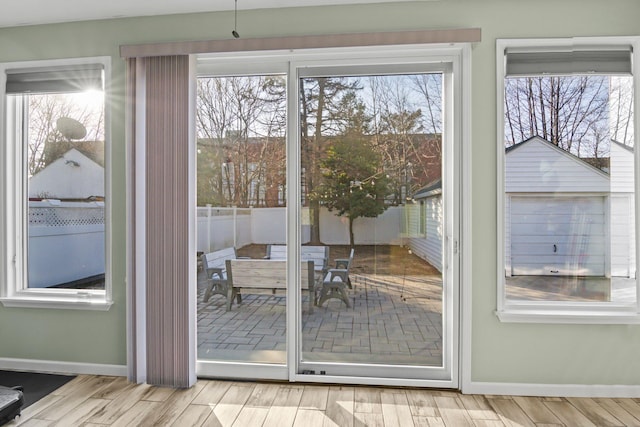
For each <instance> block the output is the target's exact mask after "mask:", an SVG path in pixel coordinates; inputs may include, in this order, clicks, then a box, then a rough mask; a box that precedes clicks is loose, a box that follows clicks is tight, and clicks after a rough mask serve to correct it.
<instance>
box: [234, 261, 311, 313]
mask: <svg viewBox="0 0 640 427" xmlns="http://www.w3.org/2000/svg"><path fill="white" fill-rule="evenodd" d="M226 266H227V268H226V270H227V283H228V287H227V311H229V310H231V305H232V304H233V299H234V298H236V299H237V302H238V304H240V303H241V302H242V294H256V293H258V294H260V293H269V294H276V293H277V292H283V293H286V290H287V261H285V260H266V259H231V260H227V261H226ZM313 267H314V264H313V261H303V262H302V263H301V273H300V288H301V289H303V290H308V291H309V313H313V306H314V304H315V299H316V291H315V279H314V269H313Z"/></svg>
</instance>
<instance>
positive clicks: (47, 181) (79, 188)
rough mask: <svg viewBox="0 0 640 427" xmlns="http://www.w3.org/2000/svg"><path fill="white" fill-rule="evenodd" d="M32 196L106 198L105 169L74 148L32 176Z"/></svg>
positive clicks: (30, 184) (30, 194) (30, 190)
mask: <svg viewBox="0 0 640 427" xmlns="http://www.w3.org/2000/svg"><path fill="white" fill-rule="evenodd" d="M29 197H30V198H49V199H66V200H68V199H88V198H90V197H97V198H104V168H103V167H102V166H100V165H99V164H98V163H96V162H94V161H93V160H91V159H90V158H89V157H87V156H85V155H84V154H82V153H81V152H80V151H78V150H76V149H75V148H72V149H71V150H69V151H67V152H66V153H64V155H63V156H62V157H60V158H59V159H56V160H55V161H54V162H52V163H51V164H50V165H48V166H47V167H45V168H44V169H42V170H41V171H40V172H38V173H37V174H35V175H33V176H32V177H31V178H30V179H29Z"/></svg>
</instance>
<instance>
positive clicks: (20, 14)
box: [0, 0, 407, 27]
mask: <svg viewBox="0 0 640 427" xmlns="http://www.w3.org/2000/svg"><path fill="white" fill-rule="evenodd" d="M400 1H407V0H238V10H248V9H265V8H277V7H299V6H322V5H334V4H357V3H380V2H389V3H390V2H400ZM233 8H234V0H108V1H105V0H15V1H8V0H7V1H3V5H2V13H0V27H13V26H21V25H34V24H48V23H58V22H72V21H86V20H94V19H108V18H123V17H132V16H151V15H168V14H175V13H194V12H212V11H221V10H233Z"/></svg>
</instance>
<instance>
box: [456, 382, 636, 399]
mask: <svg viewBox="0 0 640 427" xmlns="http://www.w3.org/2000/svg"><path fill="white" fill-rule="evenodd" d="M462 392H463V393H464V394H497V395H507V396H544V397H619V398H625V397H626V398H638V397H640V385H606V384H527V383H489V382H473V381H472V382H470V383H468V384H466V385H464V386H463V387H462Z"/></svg>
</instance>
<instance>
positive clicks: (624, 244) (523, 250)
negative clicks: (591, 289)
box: [504, 137, 635, 277]
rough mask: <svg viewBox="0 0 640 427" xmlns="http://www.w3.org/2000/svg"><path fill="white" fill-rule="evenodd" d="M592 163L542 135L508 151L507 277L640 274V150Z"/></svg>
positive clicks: (615, 149)
mask: <svg viewBox="0 0 640 427" xmlns="http://www.w3.org/2000/svg"><path fill="white" fill-rule="evenodd" d="M590 163H592V162H587V161H585V160H583V159H581V158H579V157H577V156H574V155H573V154H571V153H569V152H567V151H565V150H563V149H561V148H559V147H557V146H556V145H554V144H551V143H550V142H548V141H546V140H544V139H542V138H540V137H533V138H530V139H528V140H526V141H523V142H521V143H519V144H516V145H514V146H511V147H509V148H507V149H506V165H505V220H506V221H505V235H504V238H505V270H506V271H505V274H506V275H507V276H512V275H573V274H579V275H584V276H606V277H611V276H621V277H635V241H634V237H633V236H634V232H633V228H632V227H633V220H632V219H633V211H632V208H633V152H632V151H631V150H630V149H629V148H627V147H625V146H623V145H621V144H619V143H616V142H612V143H611V157H610V162H609V166H610V167H609V168H607V169H608V170H601V169H598V168H596V167H594V166H592V165H591V164H590ZM609 172H610V173H609Z"/></svg>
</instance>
